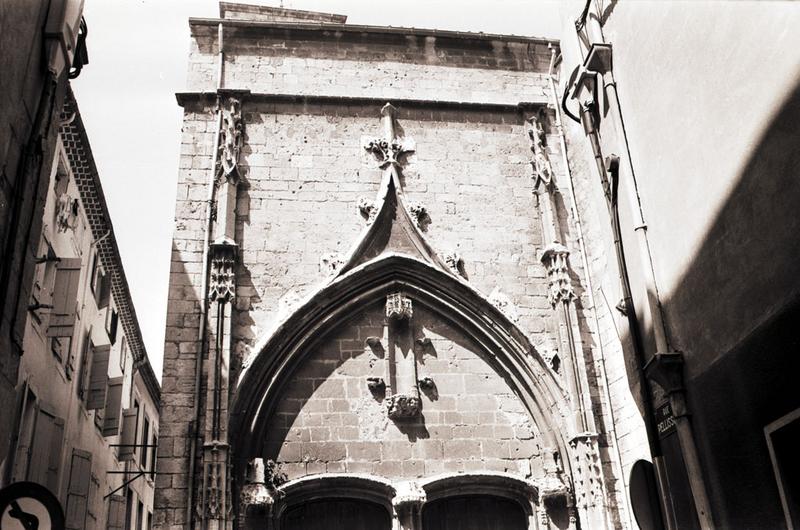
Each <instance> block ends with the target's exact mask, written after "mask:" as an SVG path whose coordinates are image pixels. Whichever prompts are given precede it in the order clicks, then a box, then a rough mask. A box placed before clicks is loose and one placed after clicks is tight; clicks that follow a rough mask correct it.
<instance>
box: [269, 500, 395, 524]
mask: <svg viewBox="0 0 800 530" xmlns="http://www.w3.org/2000/svg"><path fill="white" fill-rule="evenodd" d="M391 527H392V521H391V516H390V515H389V512H388V511H386V508H384V507H383V506H381V505H379V504H374V503H371V502H366V501H360V500H352V499H326V500H321V501H313V502H308V503H304V504H300V505H298V506H294V507H293V508H290V509H289V510H288V511H287V512H286V515H284V516H283V523H282V524H281V530H390V529H391Z"/></svg>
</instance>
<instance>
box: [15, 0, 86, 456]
mask: <svg viewBox="0 0 800 530" xmlns="http://www.w3.org/2000/svg"><path fill="white" fill-rule="evenodd" d="M82 13H83V0H31V1H26V2H5V3H4V4H3V7H2V16H0V49H2V50H3V53H2V64H3V75H2V76H0V403H2V404H3V405H5V404H7V403H12V402H13V401H14V396H15V395H16V385H17V375H18V370H19V363H20V360H21V356H22V354H23V346H22V342H23V335H24V333H25V326H26V318H25V317H26V315H27V306H28V300H29V298H30V295H31V291H30V290H31V286H32V284H33V275H34V272H35V270H36V268H37V266H36V263H35V260H36V255H35V252H36V250H37V246H38V244H39V236H38V234H39V232H40V231H41V220H42V208H43V205H44V197H45V195H46V193H47V184H48V178H49V176H50V171H51V162H52V161H53V157H54V153H55V146H56V136H57V134H58V116H59V114H60V112H61V107H62V104H63V101H64V94H65V91H66V87H67V84H68V82H69V79H71V78H74V77H77V76H78V74H79V73H80V72H81V69H82V68H83V65H84V64H85V63H86V62H87V54H86V41H85V36H86V32H85V28H86V26H85V23H84V22H83V21H82ZM13 423H14V417H13V415H11V414H2V415H0V468H2V465H3V464H2V463H3V462H4V461H6V460H7V459H8V457H9V455H8V454H7V453H6V451H7V450H8V446H9V440H10V437H11V435H12V431H13Z"/></svg>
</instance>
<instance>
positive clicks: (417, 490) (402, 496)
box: [392, 481, 428, 511]
mask: <svg viewBox="0 0 800 530" xmlns="http://www.w3.org/2000/svg"><path fill="white" fill-rule="evenodd" d="M427 498H428V497H427V494H426V493H425V490H424V489H422V488H421V487H420V486H419V485H418V484H417V483H416V482H413V481H409V482H401V483H399V484H398V485H397V487H396V488H395V494H394V497H393V498H392V506H394V508H395V510H398V511H399V510H402V509H405V508H408V507H411V506H421V505H422V504H424V503H425V501H426V500H427Z"/></svg>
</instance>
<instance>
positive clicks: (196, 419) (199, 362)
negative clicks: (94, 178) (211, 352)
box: [186, 22, 225, 529]
mask: <svg viewBox="0 0 800 530" xmlns="http://www.w3.org/2000/svg"><path fill="white" fill-rule="evenodd" d="M222 35H223V30H222V22H220V23H219V25H218V26H217V45H218V48H219V58H218V63H217V92H218V93H217V101H216V107H217V108H216V113H217V119H216V122H217V127H216V129H214V150H213V152H212V155H211V173H210V177H209V179H208V199H206V223H207V224H206V233H205V238H204V242H203V267H202V271H203V275H202V283H201V287H200V293H201V296H202V297H203V299H202V300H201V301H200V327H199V330H198V333H197V340H198V343H199V348H198V350H197V357H196V359H195V370H194V405H193V407H192V418H193V419H192V423H190V424H189V433H188V435H189V440H190V444H189V477H188V484H187V488H188V497H187V503H186V524H187V528H189V529H191V528H192V521H193V519H194V510H193V509H192V506H193V504H194V474H195V465H194V464H195V459H196V456H197V430H198V425H199V423H200V380H201V378H202V375H203V352H204V351H205V338H206V325H207V319H208V275H209V262H208V250H209V245H210V243H211V231H212V230H213V228H214V220H213V219H212V217H211V212H212V206H213V204H214V187H215V186H214V184H215V181H216V176H217V162H218V160H217V159H218V157H219V131H220V129H222V105H221V100H220V96H219V90H220V89H222V87H223V74H224V63H225V55H224V52H223V48H222V44H223V41H222Z"/></svg>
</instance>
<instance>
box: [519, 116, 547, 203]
mask: <svg viewBox="0 0 800 530" xmlns="http://www.w3.org/2000/svg"><path fill="white" fill-rule="evenodd" d="M525 121H526V123H527V124H528V137H529V138H530V140H531V151H532V152H533V160H532V161H531V167H532V168H533V178H534V180H535V181H536V184H535V187H536V188H538V187H539V185H540V184H543V185H544V186H545V187H546V186H549V185H550V183H551V182H552V179H553V168H552V166H551V165H550V158H549V157H548V156H547V147H546V146H547V139H546V137H545V134H544V127H542V121H541V117H538V116H532V117H530V118H528V119H527V120H525Z"/></svg>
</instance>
